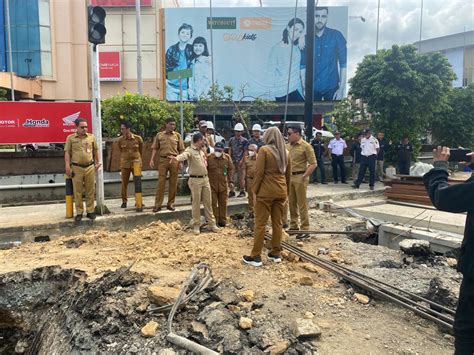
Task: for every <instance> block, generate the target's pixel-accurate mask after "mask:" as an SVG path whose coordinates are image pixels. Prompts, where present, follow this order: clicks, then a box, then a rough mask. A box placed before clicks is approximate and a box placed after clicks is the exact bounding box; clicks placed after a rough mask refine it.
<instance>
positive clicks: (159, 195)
mask: <svg viewBox="0 0 474 355" xmlns="http://www.w3.org/2000/svg"><path fill="white" fill-rule="evenodd" d="M178 168H179V163H178V162H177V161H174V160H173V161H172V162H171V163H170V160H169V159H168V158H162V157H160V160H159V162H158V185H157V188H156V196H155V207H161V206H162V205H163V199H164V197H165V184H166V176H167V174H168V172H169V174H170V177H169V188H168V206H172V205H173V204H174V201H175V200H176V191H177V189H178Z"/></svg>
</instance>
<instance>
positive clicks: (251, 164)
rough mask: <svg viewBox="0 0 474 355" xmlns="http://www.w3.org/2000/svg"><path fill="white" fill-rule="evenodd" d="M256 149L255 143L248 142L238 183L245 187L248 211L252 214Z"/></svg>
mask: <svg viewBox="0 0 474 355" xmlns="http://www.w3.org/2000/svg"><path fill="white" fill-rule="evenodd" d="M257 150H258V146H257V145H256V144H249V146H248V155H245V156H244V162H243V164H242V180H241V181H240V185H241V186H243V187H244V188H246V189H247V195H248V200H249V213H250V215H251V216H253V210H254V208H253V207H254V206H253V193H252V187H253V179H254V177H255V167H256V166H257Z"/></svg>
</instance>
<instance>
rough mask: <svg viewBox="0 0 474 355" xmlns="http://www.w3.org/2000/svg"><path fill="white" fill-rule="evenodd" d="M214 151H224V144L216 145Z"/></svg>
mask: <svg viewBox="0 0 474 355" xmlns="http://www.w3.org/2000/svg"><path fill="white" fill-rule="evenodd" d="M214 149H215V150H224V143H222V142H219V143H216V145H215V146H214Z"/></svg>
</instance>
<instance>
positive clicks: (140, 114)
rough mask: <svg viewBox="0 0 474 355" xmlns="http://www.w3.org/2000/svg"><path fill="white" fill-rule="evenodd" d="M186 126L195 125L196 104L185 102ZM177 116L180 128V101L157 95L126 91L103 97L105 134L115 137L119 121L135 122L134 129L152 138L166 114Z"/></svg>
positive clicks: (175, 117) (161, 124) (161, 125)
mask: <svg viewBox="0 0 474 355" xmlns="http://www.w3.org/2000/svg"><path fill="white" fill-rule="evenodd" d="M183 108H184V109H183V113H184V115H183V116H184V130H185V131H186V130H189V129H191V127H192V125H193V115H194V105H192V104H190V103H185V104H184V105H183ZM169 117H172V118H174V119H175V120H176V124H177V131H179V130H180V111H179V103H176V104H175V103H169V102H166V101H161V100H159V99H158V98H156V97H152V96H148V95H140V94H133V93H128V92H127V93H125V94H120V95H116V96H113V97H110V98H108V99H106V100H103V101H102V127H103V131H104V135H106V136H108V137H116V136H117V135H119V134H120V121H122V120H128V121H130V122H131V123H132V131H133V132H136V133H137V134H140V135H142V136H143V138H145V139H146V138H152V137H153V136H154V135H155V134H156V133H157V132H158V131H159V130H160V129H161V128H162V127H163V126H164V124H165V121H166V119H167V118H169Z"/></svg>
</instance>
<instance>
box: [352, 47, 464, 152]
mask: <svg viewBox="0 0 474 355" xmlns="http://www.w3.org/2000/svg"><path fill="white" fill-rule="evenodd" d="M454 79H455V74H454V72H453V70H452V68H451V65H450V64H449V62H448V60H447V58H446V56H444V55H442V54H440V53H432V54H419V53H417V51H416V48H415V47H414V46H412V45H407V46H397V45H394V46H392V48H391V49H387V50H379V51H378V52H377V54H376V55H368V56H365V58H364V59H363V61H362V62H361V63H360V64H359V65H358V67H357V71H356V74H355V76H354V77H353V78H352V79H351V80H350V85H351V92H352V94H353V95H354V96H355V97H357V98H361V99H362V100H363V101H364V102H367V103H368V109H369V111H370V112H373V113H374V116H375V117H374V126H375V127H374V128H376V129H378V130H382V131H384V132H385V134H386V137H387V138H388V139H391V140H393V141H398V140H399V139H401V137H403V136H407V137H409V138H410V141H411V142H412V143H413V144H414V147H415V149H416V148H417V147H419V143H420V140H421V138H423V137H424V136H426V133H427V129H428V128H429V127H430V126H431V123H432V122H433V121H434V119H435V115H436V114H437V113H438V112H442V111H443V110H446V108H447V107H448V94H449V92H450V90H451V83H452V81H453V80H454Z"/></svg>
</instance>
